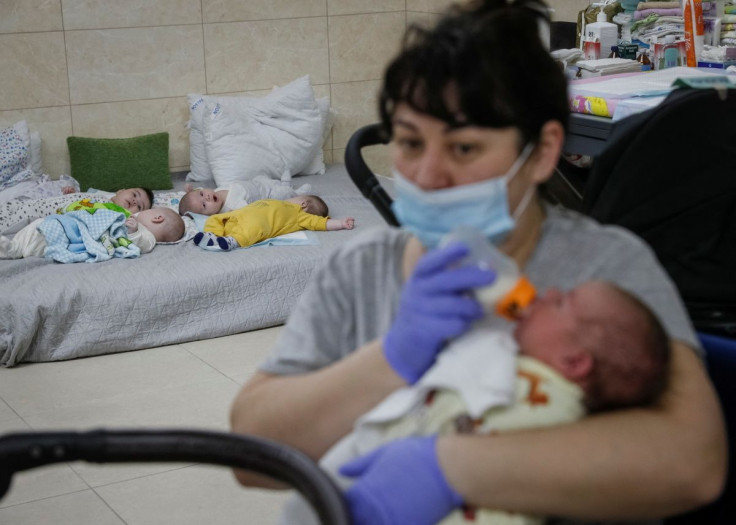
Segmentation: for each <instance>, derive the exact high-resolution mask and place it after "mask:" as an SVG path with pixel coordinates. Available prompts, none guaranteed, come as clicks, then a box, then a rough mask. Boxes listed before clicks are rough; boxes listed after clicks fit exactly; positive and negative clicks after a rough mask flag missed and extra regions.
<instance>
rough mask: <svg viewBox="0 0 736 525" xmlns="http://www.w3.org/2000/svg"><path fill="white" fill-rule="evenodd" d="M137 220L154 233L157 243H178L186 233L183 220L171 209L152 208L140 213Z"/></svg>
mask: <svg viewBox="0 0 736 525" xmlns="http://www.w3.org/2000/svg"><path fill="white" fill-rule="evenodd" d="M135 218H136V220H137V221H138V222H139V223H140V224H142V225H143V226H145V227H146V228H148V230H149V231H150V232H151V233H153V236H154V237H155V238H156V242H174V241H178V240H179V239H180V238H181V236H182V234H183V231H184V222H183V219H182V218H181V217H180V216H179V214H178V213H176V212H175V211H174V210H172V209H170V208H151V209H150V210H144V211H142V212H140V213H139V214H138V215H136V217H135Z"/></svg>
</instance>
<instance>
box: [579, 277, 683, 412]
mask: <svg viewBox="0 0 736 525" xmlns="http://www.w3.org/2000/svg"><path fill="white" fill-rule="evenodd" d="M612 288H613V289H614V290H615V291H616V292H617V293H618V294H619V296H620V297H621V298H622V299H623V300H624V302H625V304H627V305H628V307H629V308H628V311H627V312H622V314H625V315H621V316H613V317H611V316H609V317H607V318H606V319H595V318H587V319H586V327H585V331H586V332H588V334H590V335H593V338H592V339H590V338H589V340H590V341H591V343H592V347H591V351H592V353H593V356H594V359H595V366H594V371H593V376H592V378H593V381H592V384H591V386H590V390H589V392H587V396H586V405H587V406H588V409H589V410H591V411H601V410H611V409H615V408H624V407H630V406H643V405H646V404H649V403H651V402H653V401H654V400H656V399H657V397H659V395H660V394H661V393H662V392H663V391H664V389H665V386H666V384H667V370H668V368H669V361H670V343H669V338H668V337H667V333H666V332H665V330H664V328H663V327H662V324H661V323H660V321H659V319H657V317H656V316H655V315H654V313H653V312H652V311H651V310H650V309H649V307H647V306H646V305H645V304H644V303H643V302H642V301H641V300H640V299H638V298H637V297H635V296H634V295H632V294H630V293H628V292H626V291H624V290H622V289H621V288H619V287H616V286H612Z"/></svg>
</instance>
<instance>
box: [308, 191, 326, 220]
mask: <svg viewBox="0 0 736 525" xmlns="http://www.w3.org/2000/svg"><path fill="white" fill-rule="evenodd" d="M307 198H308V199H309V200H310V201H312V204H314V206H315V208H316V209H315V211H314V214H313V215H319V216H320V217H327V216H328V215H329V214H330V209H329V208H328V207H327V203H326V202H325V201H324V200H322V198H321V197H318V196H316V195H307Z"/></svg>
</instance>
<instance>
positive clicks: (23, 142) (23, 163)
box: [0, 120, 31, 187]
mask: <svg viewBox="0 0 736 525" xmlns="http://www.w3.org/2000/svg"><path fill="white" fill-rule="evenodd" d="M30 150H31V138H30V134H29V133H28V125H27V124H26V121H25V120H21V121H20V122H16V123H15V124H13V125H12V126H11V127H9V128H5V129H0V187H2V186H4V185H6V184H7V183H9V182H10V179H11V178H12V177H14V176H15V175H16V174H17V173H19V172H21V171H23V170H26V169H28V168H29V167H30V163H31V160H30V159H31V151H30Z"/></svg>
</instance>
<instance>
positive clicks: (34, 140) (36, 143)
mask: <svg viewBox="0 0 736 525" xmlns="http://www.w3.org/2000/svg"><path fill="white" fill-rule="evenodd" d="M28 167H29V168H31V169H32V170H33V173H35V174H36V175H40V174H41V173H43V158H42V157H41V134H40V133H39V132H38V131H31V163H30V166H28Z"/></svg>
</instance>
